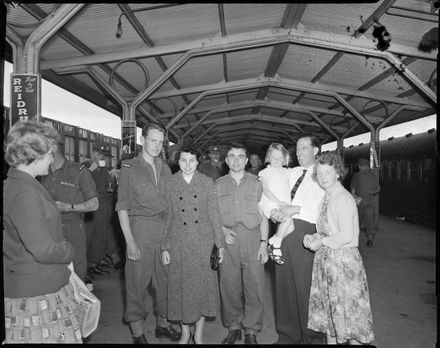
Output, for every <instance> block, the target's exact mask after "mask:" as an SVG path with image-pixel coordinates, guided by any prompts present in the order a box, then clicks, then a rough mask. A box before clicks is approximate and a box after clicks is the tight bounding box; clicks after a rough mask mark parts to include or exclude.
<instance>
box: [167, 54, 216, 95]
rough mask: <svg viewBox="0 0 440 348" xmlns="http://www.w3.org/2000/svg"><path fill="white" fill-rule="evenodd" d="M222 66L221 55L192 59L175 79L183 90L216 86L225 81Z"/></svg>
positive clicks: (176, 74) (177, 73) (178, 72)
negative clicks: (184, 88) (199, 86)
mask: <svg viewBox="0 0 440 348" xmlns="http://www.w3.org/2000/svg"><path fill="white" fill-rule="evenodd" d="M222 64H223V63H222V57H221V55H212V56H206V57H196V58H192V59H191V60H189V61H188V62H187V63H186V64H185V65H184V66H183V67H182V68H181V69H179V71H177V72H176V73H175V74H174V77H175V78H176V79H177V80H178V81H179V84H180V85H181V87H182V88H183V87H194V86H198V85H207V84H214V83H217V82H220V81H221V80H222V79H223V65H222Z"/></svg>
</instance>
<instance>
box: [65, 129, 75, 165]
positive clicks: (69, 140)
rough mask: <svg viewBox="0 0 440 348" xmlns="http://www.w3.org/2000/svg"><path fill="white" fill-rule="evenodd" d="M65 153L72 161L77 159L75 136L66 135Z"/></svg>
mask: <svg viewBox="0 0 440 348" xmlns="http://www.w3.org/2000/svg"><path fill="white" fill-rule="evenodd" d="M64 155H65V156H66V158H67V159H68V160H70V161H75V138H73V137H70V136H67V135H66V136H65V140H64Z"/></svg>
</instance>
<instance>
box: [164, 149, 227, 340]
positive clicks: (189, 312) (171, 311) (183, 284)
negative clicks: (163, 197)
mask: <svg viewBox="0 0 440 348" xmlns="http://www.w3.org/2000/svg"><path fill="white" fill-rule="evenodd" d="M177 158H178V159H179V166H180V170H179V171H178V172H177V173H175V174H174V175H173V176H172V178H171V180H170V183H169V185H170V205H171V213H170V214H169V218H168V221H167V224H166V227H165V233H164V238H163V241H162V251H163V253H162V261H163V263H164V264H165V265H167V264H169V266H168V267H169V269H168V319H169V320H176V321H180V322H181V325H182V337H181V339H180V342H179V343H188V341H189V340H190V338H191V332H190V329H189V325H191V324H193V323H195V332H194V343H197V344H200V343H202V334H203V332H202V330H203V324H204V321H205V317H214V316H216V315H217V308H218V300H219V291H218V280H217V273H216V272H215V271H213V270H212V269H211V267H210V255H211V250H212V248H213V246H214V243H215V245H216V246H217V247H218V248H219V255H220V262H221V259H222V257H223V252H224V248H225V246H226V243H225V239H224V234H223V231H222V227H221V224H220V217H219V209H218V203H217V199H216V196H215V193H214V183H213V181H212V179H211V178H208V177H207V176H205V175H203V174H201V173H199V172H198V171H197V170H196V167H197V158H196V154H195V153H194V151H193V150H192V149H190V148H185V147H184V148H182V149H181V151H180V153H179V154H178V157H177Z"/></svg>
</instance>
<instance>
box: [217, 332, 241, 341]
mask: <svg viewBox="0 0 440 348" xmlns="http://www.w3.org/2000/svg"><path fill="white" fill-rule="evenodd" d="M240 340H241V330H240V329H235V330H231V331H229V333H228V335H227V336H226V337H225V338H224V339H223V341H222V344H235V341H240Z"/></svg>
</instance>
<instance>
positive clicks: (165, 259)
mask: <svg viewBox="0 0 440 348" xmlns="http://www.w3.org/2000/svg"><path fill="white" fill-rule="evenodd" d="M162 263H163V264H164V265H165V266H166V265H168V264H169V263H170V253H169V252H168V250H165V251H163V252H162Z"/></svg>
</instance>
